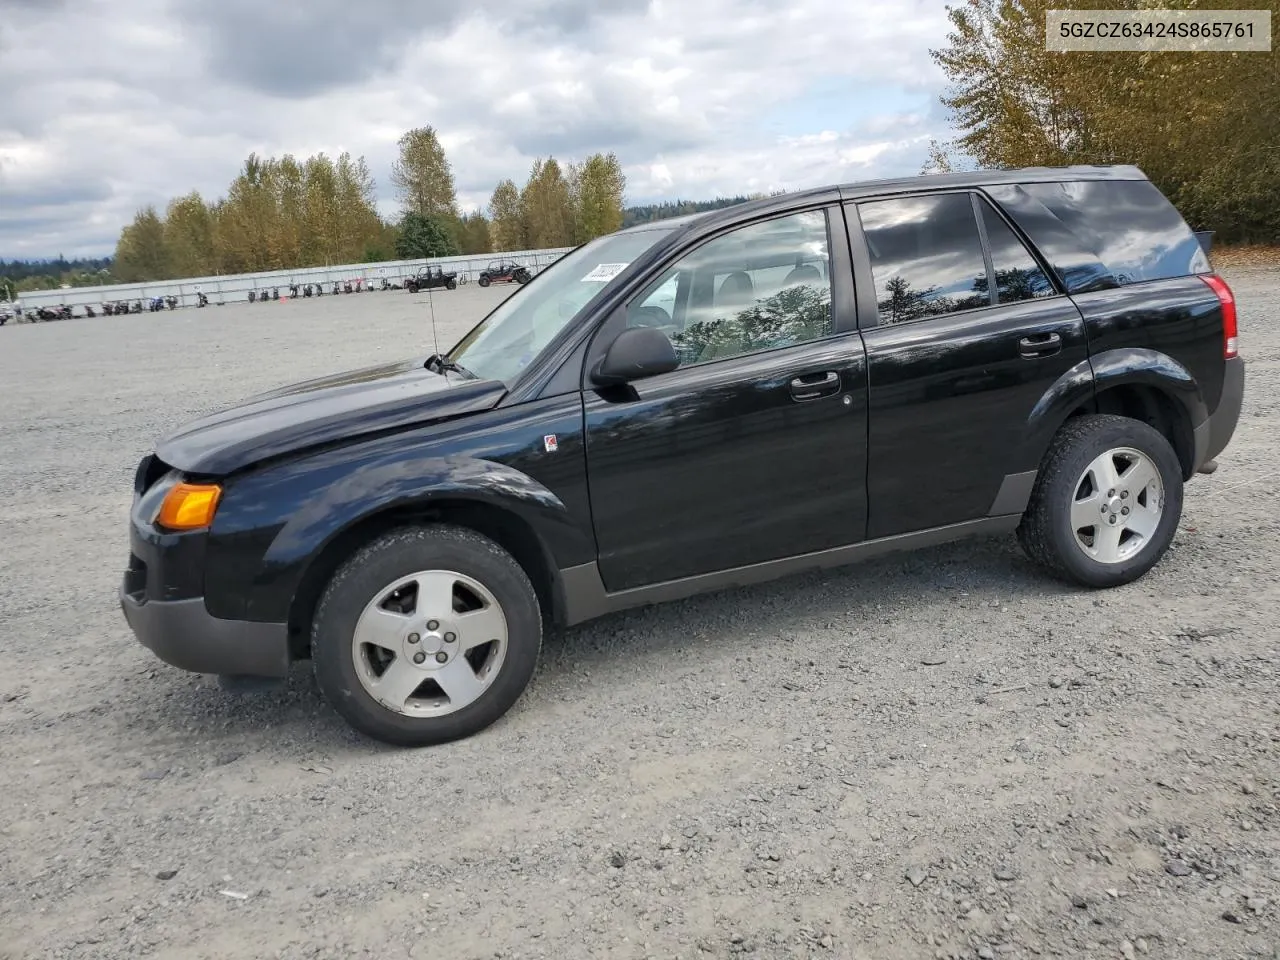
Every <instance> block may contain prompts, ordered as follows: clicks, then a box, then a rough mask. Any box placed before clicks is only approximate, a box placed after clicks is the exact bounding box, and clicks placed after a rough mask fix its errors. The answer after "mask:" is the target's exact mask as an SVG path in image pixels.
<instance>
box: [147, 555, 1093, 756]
mask: <svg viewBox="0 0 1280 960" xmlns="http://www.w3.org/2000/svg"><path fill="white" fill-rule="evenodd" d="M947 591H962V592H964V593H967V594H968V595H969V596H971V597H974V598H976V599H977V600H978V601H983V600H989V599H990V598H996V597H998V598H1001V599H1003V600H1009V599H1017V598H1028V599H1031V598H1034V597H1036V596H1044V597H1050V596H1061V595H1063V594H1068V593H1075V592H1079V591H1076V590H1074V589H1073V588H1071V587H1070V586H1068V585H1066V584H1063V583H1060V582H1058V581H1056V580H1053V579H1052V578H1050V577H1048V576H1046V575H1042V574H1041V573H1040V572H1039V571H1038V569H1037V568H1035V567H1034V566H1033V565H1032V564H1031V563H1030V562H1029V561H1027V560H1026V559H1025V558H1024V557H1023V555H1022V554H1021V552H1020V551H1019V550H1018V548H1017V546H1016V544H1015V543H1014V542H1013V540H1012V538H982V539H974V540H970V541H964V542H960V543H954V544H949V545H943V546H939V547H933V548H927V549H922V550H918V551H914V552H912V553H904V554H898V555H895V556H890V557H885V558H881V559H879V560H876V561H868V562H865V563H861V564H853V565H850V566H847V567H839V568H833V569H830V570H824V571H816V572H810V573H803V574H796V575H793V576H789V577H785V578H783V579H779V580H776V581H773V582H771V583H767V584H762V585H755V586H749V587H737V588H731V589H727V590H723V591H719V592H716V593H709V594H704V595H701V596H698V597H693V598H690V599H687V600H679V601H674V602H670V603H666V604H660V605H656V606H651V607H646V608H641V609H638V610H633V611H626V612H623V613H617V614H610V615H608V616H605V617H601V618H599V619H597V620H594V621H591V622H589V623H585V624H582V625H579V626H576V627H572V628H570V629H567V630H562V631H557V632H555V633H553V634H551V635H550V636H548V637H547V640H546V642H545V644H544V647H543V656H542V663H541V664H540V666H539V672H538V674H537V675H536V676H535V678H534V681H533V684H534V687H533V690H534V697H533V699H537V693H536V690H537V688H539V687H543V686H544V685H550V686H554V685H556V684H557V682H558V681H559V680H562V679H564V674H566V673H568V672H571V671H575V670H580V669H583V668H589V669H590V668H595V667H599V666H602V665H606V664H607V663H608V662H610V661H617V660H619V659H622V658H626V657H629V656H633V655H638V654H640V653H641V652H643V653H645V654H652V653H653V652H655V651H659V652H660V651H674V650H679V649H682V648H690V649H706V648H705V647H704V646H703V644H702V643H700V642H699V643H697V644H696V645H695V641H694V634H695V633H697V634H700V635H701V636H703V637H707V636H708V635H711V636H710V639H712V641H713V644H712V645H713V647H714V650H713V651H712V653H711V654H710V655H711V656H715V657H717V658H719V657H723V656H725V655H730V656H731V655H733V654H734V653H736V652H737V651H738V649H739V648H741V650H742V651H743V652H750V650H751V649H753V648H754V647H755V646H756V644H757V643H758V641H756V640H753V639H751V638H750V637H748V636H747V635H746V632H745V631H743V630H742V629H741V627H740V625H741V624H742V623H744V622H747V623H749V624H750V627H751V633H753V634H755V635H757V636H758V635H760V634H762V633H763V634H768V633H771V632H773V633H785V632H787V631H791V630H795V629H797V627H798V625H799V626H800V628H801V629H803V625H804V624H813V623H821V622H823V621H829V620H833V619H837V618H847V617H850V616H853V617H855V618H859V617H865V618H867V619H868V620H870V619H871V618H877V619H880V620H883V618H884V616H885V611H884V609H883V608H884V607H886V606H888V605H901V604H904V603H905V604H908V605H912V604H916V603H921V602H928V601H929V600H930V599H931V598H937V597H939V596H945V595H946V592H947ZM877 608H880V609H877ZM170 675H171V676H172V678H173V684H172V687H171V688H170V690H169V691H167V692H166V693H165V694H164V695H162V696H160V697H158V698H156V700H152V701H150V702H149V703H148V704H147V706H146V707H145V708H144V711H145V712H144V715H142V716H136V717H131V718H129V719H127V720H126V723H127V725H129V726H135V725H136V726H138V727H145V728H152V727H154V725H155V723H156V722H157V720H158V721H159V723H160V724H161V725H162V726H163V727H164V728H167V729H168V730H170V731H174V732H171V733H169V734H167V735H166V739H170V740H172V739H173V738H175V737H178V738H182V739H186V738H185V736H184V734H182V733H178V732H176V731H188V732H189V733H190V740H191V741H198V743H194V742H193V743H190V744H188V745H187V746H188V749H206V750H207V752H208V754H209V757H207V758H204V759H206V760H211V761H212V759H213V758H215V757H216V756H217V755H219V754H220V753H222V752H224V751H225V750H226V749H228V748H229V747H232V746H234V748H235V749H237V750H241V751H245V752H249V751H252V750H254V749H257V748H259V747H264V748H265V747H271V748H279V747H281V746H282V745H284V746H293V747H299V746H301V747H306V748H308V749H313V750H319V751H325V752H336V753H353V754H359V753H366V754H368V753H380V752H384V751H389V752H397V751H398V749H399V748H395V747H389V746H386V745H384V744H380V743H377V742H376V741H373V740H370V739H368V738H366V737H363V736H361V735H360V734H358V733H356V732H355V731H353V730H352V729H351V728H349V727H348V726H347V724H346V723H345V722H344V721H343V720H342V718H341V717H339V716H338V715H337V713H335V712H334V711H333V710H332V709H331V708H330V707H329V705H328V704H327V703H326V702H325V700H324V697H323V696H322V694H321V693H320V691H319V688H318V687H317V685H316V682H315V676H314V674H313V672H312V668H311V664H310V663H309V662H300V663H296V664H294V666H293V670H292V671H291V673H290V675H289V677H288V679H287V680H286V681H285V682H284V683H283V684H281V685H278V686H273V687H267V688H263V689H258V690H250V691H231V690H227V689H224V688H223V687H222V686H221V685H220V684H219V683H218V682H217V681H216V680H214V679H213V678H211V677H200V678H194V677H191V676H190V675H188V674H183V673H181V672H178V671H171V672H170V671H166V673H165V674H157V678H156V682H163V681H164V680H165V679H166V678H167V677H168V676H170ZM528 699H529V698H526V700H528ZM520 707H521V705H520V704H517V707H516V711H513V713H514V712H517V711H519V709H520ZM157 714H159V716H158V717H157ZM510 716H511V714H509V715H508V718H509V717H510ZM508 718H503V720H500V721H499V722H498V723H499V725H501V724H502V723H503V722H504V721H505V720H506V719H508ZM188 756H189V757H190V759H191V760H194V761H195V762H196V763H197V764H198V763H200V762H201V758H200V757H199V756H198V755H191V754H188Z"/></svg>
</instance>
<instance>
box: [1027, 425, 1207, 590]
mask: <svg viewBox="0 0 1280 960" xmlns="http://www.w3.org/2000/svg"><path fill="white" fill-rule="evenodd" d="M1181 516H1182V466H1181V464H1180V463H1179V461H1178V456H1177V454H1176V453H1175V452H1174V449H1173V447H1172V446H1171V445H1170V443H1169V441H1168V440H1167V439H1166V438H1165V437H1164V435H1163V434H1161V433H1160V432H1159V431H1158V430H1156V429H1155V428H1154V427H1152V426H1150V425H1149V424H1146V423H1143V422H1142V421H1140V420H1133V419H1131V418H1129V417H1117V416H1111V415H1088V416H1082V417H1076V418H1074V419H1072V420H1069V421H1068V422H1067V424H1066V425H1065V426H1064V427H1063V428H1062V429H1061V430H1060V431H1059V433H1058V436H1057V437H1056V438H1055V440H1054V443H1053V446H1052V447H1051V448H1050V450H1049V452H1048V454H1047V455H1046V456H1045V460H1044V463H1043V464H1042V465H1041V469H1040V472H1039V474H1038V475H1037V477H1036V484H1035V488H1034V489H1033V491H1032V494H1031V501H1030V503H1029V504H1028V507H1027V511H1026V513H1025V514H1024V515H1023V518H1022V521H1021V523H1020V524H1019V526H1018V540H1019V542H1020V543H1021V545H1022V548H1023V550H1024V551H1025V552H1026V553H1027V554H1028V556H1030V557H1031V558H1032V559H1033V560H1035V561H1037V562H1038V563H1039V564H1040V565H1041V566H1043V567H1044V568H1045V569H1047V570H1048V571H1050V572H1051V573H1053V574H1055V575H1056V576H1058V577H1060V578H1062V579H1064V580H1069V581H1072V582H1075V583H1079V584H1082V585H1084V586H1089V587H1114V586H1119V585H1121V584H1125V583H1131V582H1132V581H1134V580H1137V579H1138V578H1139V577H1141V576H1143V575H1144V574H1145V573H1146V572H1147V571H1148V570H1150V569H1151V568H1152V567H1153V566H1155V564H1156V563H1157V562H1159V560H1160V558H1161V557H1163V556H1164V554H1165V552H1166V551H1167V550H1168V549H1169V544H1170V543H1172V542H1173V535H1174V533H1175V532H1176V530H1177V527H1178V521H1179V520H1180V518H1181Z"/></svg>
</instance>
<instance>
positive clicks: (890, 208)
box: [858, 193, 991, 323]
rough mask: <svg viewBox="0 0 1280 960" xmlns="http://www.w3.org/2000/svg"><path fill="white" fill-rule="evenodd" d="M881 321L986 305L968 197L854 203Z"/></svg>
mask: <svg viewBox="0 0 1280 960" xmlns="http://www.w3.org/2000/svg"><path fill="white" fill-rule="evenodd" d="M858 217H859V219H860V220H861V221H862V233H863V236H864V237H865V238H866V241H867V249H868V251H869V252H870V254H871V274H872V277H873V279H874V280H875V285H876V305H877V307H878V308H879V316H880V322H881V323H905V322H907V321H910V320H920V319H923V318H924V317H933V316H938V315H940V314H945V313H954V312H956V311H957V310H972V309H973V308H975V307H985V306H987V305H989V304H990V302H991V298H990V294H989V292H988V285H987V262H986V257H984V256H983V253H982V240H981V239H980V238H979V236H978V221H977V220H976V219H975V218H974V216H973V203H972V201H971V200H970V199H969V194H968V193H943V194H935V195H932V196H923V197H903V198H900V199H894V200H872V201H869V202H867V203H860V204H858Z"/></svg>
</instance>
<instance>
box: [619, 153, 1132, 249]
mask: <svg viewBox="0 0 1280 960" xmlns="http://www.w3.org/2000/svg"><path fill="white" fill-rule="evenodd" d="M1146 179H1148V177H1147V175H1146V174H1145V173H1143V172H1142V170H1140V169H1139V168H1138V167H1136V166H1133V165H1132V164H1075V165H1072V166H1063V167H1018V168H1014V169H1009V170H970V171H965V172H962V173H928V174H918V175H916V176H911V177H893V178H889V179H882V180H855V181H851V182H848V183H842V184H827V185H825V186H820V187H811V188H809V189H806V190H798V191H796V192H794V193H780V194H776V195H774V196H771V197H761V198H760V199H758V200H747V201H744V202H742V203H736V204H733V205H732V206H728V207H720V208H718V209H716V210H704V211H702V212H700V213H690V214H684V215H682V216H679V217H669V218H667V219H665V220H651V221H649V222H647V223H638V224H636V225H635V226H631V227H626V228H624V229H623V230H620V231H618V232H619V233H642V232H644V231H646V230H668V231H671V232H672V233H673V234H682V233H685V232H686V231H687V230H689V229H691V228H693V227H695V226H710V225H712V224H714V223H717V222H720V221H729V220H737V219H739V218H746V217H750V216H751V215H753V214H755V213H757V212H759V213H764V212H768V211H770V210H785V209H787V208H789V207H792V206H799V205H803V204H804V203H805V202H807V201H819V202H820V201H822V200H824V199H825V200H827V201H828V202H835V201H838V200H855V199H858V198H860V197H867V196H878V195H882V194H890V193H893V194H903V193H920V192H926V191H932V190H944V189H948V188H954V187H982V186H994V185H996V184H1007V183H1056V182H1060V181H1064V180H1146Z"/></svg>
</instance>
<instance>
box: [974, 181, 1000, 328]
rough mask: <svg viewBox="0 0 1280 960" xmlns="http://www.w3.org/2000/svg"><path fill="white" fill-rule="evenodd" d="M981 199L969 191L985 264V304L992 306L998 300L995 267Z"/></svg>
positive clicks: (975, 193)
mask: <svg viewBox="0 0 1280 960" xmlns="http://www.w3.org/2000/svg"><path fill="white" fill-rule="evenodd" d="M980 203H981V200H980V199H979V198H978V194H977V192H976V191H973V190H970V191H969V208H970V209H971V210H972V211H973V221H974V223H976V224H977V225H978V243H980V244H982V259H983V261H984V262H985V263H986V265H987V306H989V307H994V306H995V305H996V304H997V303H999V302H1000V300H999V291H998V290H997V289H996V268H995V264H994V263H993V262H992V259H991V242H990V241H989V240H988V239H987V224H986V220H985V219H984V218H983V216H982V207H981V206H979V204H980ZM979 309H981V308H979Z"/></svg>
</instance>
